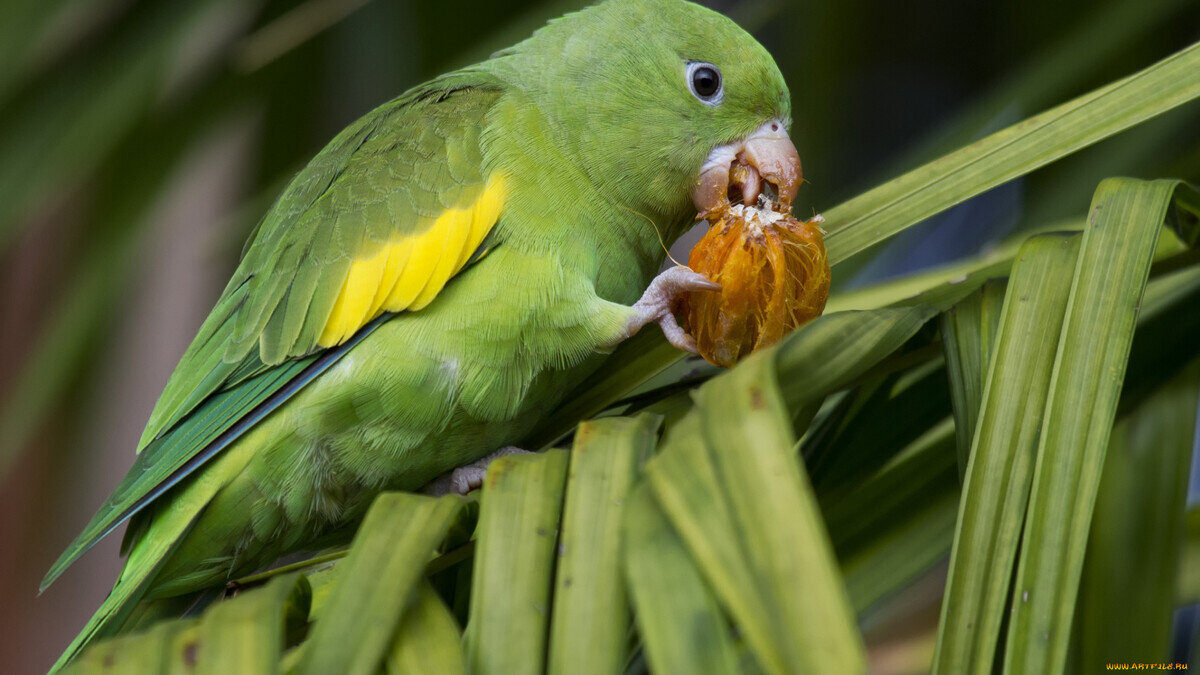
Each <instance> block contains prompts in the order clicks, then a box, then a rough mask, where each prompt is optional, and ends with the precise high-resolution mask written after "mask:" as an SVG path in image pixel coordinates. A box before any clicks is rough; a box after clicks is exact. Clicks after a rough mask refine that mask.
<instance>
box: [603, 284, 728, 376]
mask: <svg viewBox="0 0 1200 675" xmlns="http://www.w3.org/2000/svg"><path fill="white" fill-rule="evenodd" d="M719 290H721V286H720V285H719V284H717V283H714V282H713V281H712V280H711V279H709V278H708V277H706V276H704V275H703V274H700V273H698V272H693V271H692V270H691V268H689V267H686V266H684V265H676V266H675V267H672V268H671V269H668V270H665V271H663V272H662V273H660V274H659V275H658V276H656V277H654V281H651V282H650V286H649V287H647V288H646V292H645V293H643V294H642V297H641V299H640V300H638V301H637V302H635V303H634V304H633V309H634V312H635V314H634V316H633V317H632V318H631V319H630V320H629V323H628V324H627V325H626V326H625V334H624V335H623V336H621V339H622V340H623V339H625V338H628V337H630V336H631V335H633V334H634V333H636V332H638V330H640V329H641V328H642V326H645V325H646V324H649V323H657V324H658V325H659V327H660V328H662V332H663V335H664V336H666V338H667V342H670V343H671V345H672V346H673V347H675V348H676V349H682V350H684V351H687V352H691V353H693V354H695V353H696V340H695V338H693V337H692V336H691V335H688V334H687V333H686V332H684V330H683V328H681V327H680V326H679V322H677V321H676V320H675V314H674V310H675V309H676V308H677V307H678V306H679V301H680V300H682V299H683V294H684V293H687V292H690V291H719Z"/></svg>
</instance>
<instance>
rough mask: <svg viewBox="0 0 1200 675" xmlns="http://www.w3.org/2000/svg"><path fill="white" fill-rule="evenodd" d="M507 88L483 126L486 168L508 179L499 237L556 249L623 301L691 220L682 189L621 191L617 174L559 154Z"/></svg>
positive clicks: (536, 114) (541, 251) (637, 291)
mask: <svg viewBox="0 0 1200 675" xmlns="http://www.w3.org/2000/svg"><path fill="white" fill-rule="evenodd" d="M513 93H514V95H512V96H506V97H505V98H504V99H502V100H501V101H500V102H498V104H497V106H496V107H495V108H494V109H493V114H492V116H491V119H490V122H489V127H488V130H486V131H485V133H484V146H485V148H486V149H487V150H486V156H487V163H488V164H489V165H490V170H491V171H501V172H503V173H504V174H505V175H506V181H505V182H506V184H507V185H509V186H510V188H509V195H508V198H507V199H506V202H505V206H504V211H503V215H502V217H501V219H500V224H499V225H498V228H500V229H501V232H500V233H499V236H500V238H501V239H502V240H503V241H504V245H505V246H512V247H516V248H518V249H520V250H521V251H523V252H526V253H530V254H534V255H550V256H554V257H557V258H558V259H559V260H560V261H561V262H562V265H563V266H564V268H565V269H571V270H575V271H578V272H582V273H584V274H585V275H587V276H588V277H589V278H591V279H592V280H593V281H594V282H595V285H596V292H597V294H598V295H600V296H601V297H603V298H604V299H606V300H611V301H613V302H620V303H622V304H631V303H632V302H634V301H635V300H636V299H637V298H638V297H640V295H641V293H642V291H643V290H645V287H646V285H647V284H648V283H649V282H650V280H651V279H652V278H653V277H654V274H655V273H657V271H658V269H659V267H660V266H661V265H662V262H663V260H664V259H665V258H666V254H667V247H669V246H670V245H671V243H672V242H674V240H675V239H676V238H678V236H679V235H680V234H682V233H683V231H685V230H686V228H687V227H688V226H689V225H690V224H691V222H692V221H691V215H692V214H691V210H690V202H689V198H688V195H687V193H686V190H685V189H681V190H680V191H679V192H680V194H679V195H678V198H677V199H676V200H675V202H676V203H673V204H653V203H650V202H651V201H652V194H642V193H638V194H626V193H628V192H630V191H629V190H627V189H624V188H625V186H626V185H627V182H626V181H624V180H621V177H612V179H611V180H610V179H606V177H605V176H604V175H603V174H600V175H597V174H596V173H595V172H590V171H589V170H588V167H585V166H580V163H579V162H578V161H576V160H573V159H572V158H571V157H569V156H567V153H566V152H565V151H564V149H563V148H562V147H561V145H560V144H558V143H556V142H555V141H554V139H555V138H556V136H555V134H554V133H553V129H552V128H551V127H550V125H549V123H548V122H547V120H546V119H545V117H544V116H543V115H542V113H541V111H540V110H539V109H538V108H537V107H536V106H534V105H532V104H530V103H529V101H528V100H527V99H524V98H523V97H522V96H520V94H518V93H516V92H513ZM514 131H515V133H514Z"/></svg>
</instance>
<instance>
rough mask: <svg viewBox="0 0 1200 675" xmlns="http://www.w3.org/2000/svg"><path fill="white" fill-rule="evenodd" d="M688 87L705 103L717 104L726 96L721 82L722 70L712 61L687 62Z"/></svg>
mask: <svg viewBox="0 0 1200 675" xmlns="http://www.w3.org/2000/svg"><path fill="white" fill-rule="evenodd" d="M687 82H688V89H691V90H692V94H694V95H695V96H696V98H698V99H700V102H701V103H703V104H705V105H717V104H718V103H720V102H721V99H723V98H724V97H725V87H724V86H722V84H721V71H720V70H718V69H717V67H716V66H714V65H713V64H711V63H704V62H703V61H689V62H688V64H687Z"/></svg>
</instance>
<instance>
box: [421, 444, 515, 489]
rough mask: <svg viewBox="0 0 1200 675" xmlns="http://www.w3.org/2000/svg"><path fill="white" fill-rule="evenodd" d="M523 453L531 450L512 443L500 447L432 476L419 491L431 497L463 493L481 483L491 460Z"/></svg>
mask: <svg viewBox="0 0 1200 675" xmlns="http://www.w3.org/2000/svg"><path fill="white" fill-rule="evenodd" d="M525 454H531V451H529V450H522V449H521V448H518V447H516V446H513V445H509V446H506V447H503V448H500V449H499V450H497V451H495V452H493V453H492V454H490V455H488V456H486V457H484V458H482V459H477V460H475V461H474V462H471V463H470V464H464V465H463V466H460V467H458V468H456V469H454V470H453V471H448V472H446V473H444V474H442V475H440V476H438V477H437V478H434V479H433V480H431V481H429V483H428V484H427V485H426V486H425V487H423V488H421V492H423V493H425V494H427V495H430V496H433V497H441V496H442V495H450V494H454V495H465V494H467V493H468V492H470V491H471V490H474V489H476V488H478V487H480V486H482V485H483V477H484V476H485V475H487V468H488V465H489V464H491V463H492V461H493V460H496V459H499V458H501V457H504V456H506V455H525Z"/></svg>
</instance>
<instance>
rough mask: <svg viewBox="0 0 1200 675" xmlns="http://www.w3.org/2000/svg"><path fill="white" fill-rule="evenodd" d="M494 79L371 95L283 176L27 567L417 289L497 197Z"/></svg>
mask: <svg viewBox="0 0 1200 675" xmlns="http://www.w3.org/2000/svg"><path fill="white" fill-rule="evenodd" d="M501 93H502V89H501V86H500V85H499V84H498V83H497V82H495V81H493V80H491V79H490V76H487V75H484V74H480V73H474V72H470V71H460V72H458V73H456V74H453V75H450V76H446V77H442V78H438V79H436V80H433V81H431V82H429V83H427V84H426V85H423V86H421V87H418V88H416V89H413V90H410V91H409V92H407V93H405V94H404V95H402V96H401V97H399V98H397V99H395V100H393V101H391V102H389V103H386V104H384V105H382V106H380V107H379V108H376V109H375V110H374V111H372V112H371V113H368V114H367V115H366V116H364V117H363V118H362V119H360V120H359V121H358V122H356V123H354V124H353V125H351V126H350V127H348V128H347V129H346V130H344V131H343V132H342V133H340V134H339V135H338V136H337V137H336V138H334V140H333V141H331V142H330V144H329V145H328V146H326V148H325V149H324V150H322V151H321V152H320V153H319V154H318V155H317V156H316V157H315V158H314V159H313V160H312V161H311V162H310V163H309V164H308V166H306V167H305V168H304V169H303V170H302V171H301V172H300V174H299V175H297V176H296V178H295V179H294V180H293V181H292V183H291V184H290V185H289V186H288V188H287V189H286V190H285V191H284V193H283V194H282V195H281V196H280V198H279V200H278V201H277V202H276V203H275V204H274V206H272V208H271V210H270V211H269V212H268V213H267V215H266V216H265V217H264V218H263V221H262V222H261V223H260V225H259V227H258V230H257V231H256V232H255V233H254V234H253V235H252V237H251V240H250V241H249V242H248V244H247V247H246V249H245V252H244V254H243V257H242V261H241V263H240V264H239V265H238V268H237V270H236V271H235V272H234V275H233V278H232V280H231V281H230V282H229V285H228V286H227V287H226V288H225V291H224V292H223V294H222V295H221V297H220V299H219V300H218V301H217V304H216V306H215V307H214V309H213V311H212V313H211V314H209V316H208V318H207V319H206V320H205V321H204V323H203V325H202V326H201V327H200V331H199V333H198V335H197V336H196V338H195V339H194V340H193V342H192V344H191V345H190V346H189V347H188V349H187V351H186V352H185V353H184V355H183V358H182V359H181V360H180V363H179V365H178V366H177V367H176V370H175V371H174V373H173V374H172V375H171V377H170V379H169V381H168V382H167V386H166V389H165V390H164V392H163V394H162V397H161V398H160V399H159V401H158V403H157V404H156V406H155V408H154V411H153V413H152V414H151V417H150V421H149V423H148V425H147V428H146V431H145V433H144V434H143V437H142V440H141V442H140V443H139V447H138V452H139V454H138V457H137V460H136V461H135V463H134V466H133V467H132V468H131V469H130V471H129V473H128V474H127V475H126V476H125V479H124V480H122V482H121V484H120V485H119V486H118V487H117V489H116V490H115V491H114V492H113V494H112V495H111V496H110V497H109V498H108V500H107V501H105V503H104V504H103V505H102V506H101V508H100V510H99V512H98V513H97V514H96V515H95V516H94V517H93V518H92V521H91V522H90V523H89V524H88V525H87V527H86V528H84V530H83V532H82V533H80V535H79V536H78V537H77V538H76V540H75V541H74V542H73V543H72V544H71V545H70V546H69V547H68V548H67V549H66V551H64V552H63V554H62V556H61V557H60V558H59V559H58V561H56V562H55V563H54V565H53V566H52V567H51V568H50V571H49V572H48V573H47V575H46V578H45V580H43V582H42V588H43V589H45V588H46V587H47V586H49V585H50V584H51V583H52V582H53V581H54V580H55V579H56V578H57V577H58V576H59V574H61V573H62V571H63V570H65V569H66V568H67V567H68V566H69V565H70V564H71V563H72V562H74V561H75V560H76V559H78V558H79V556H80V555H82V554H83V553H84V552H85V551H87V549H89V548H91V546H92V545H93V544H95V543H96V541H98V540H99V539H101V538H102V537H104V536H105V535H107V534H108V533H109V532H111V531H112V530H113V529H115V528H116V527H117V526H119V525H120V524H121V523H122V522H124V521H125V520H127V519H128V518H129V517H131V516H132V515H133V514H135V513H137V512H138V511H139V510H141V509H142V508H144V507H145V506H146V505H147V504H149V503H150V502H151V501H153V500H154V499H156V498H157V497H159V496H160V495H161V494H162V493H163V492H165V491H166V490H168V489H169V488H170V487H172V486H173V485H175V484H177V483H178V482H179V481H180V480H182V479H183V478H185V477H186V476H187V475H189V474H190V473H191V472H193V471H195V470H196V469H197V468H198V467H200V466H201V465H203V464H204V463H205V462H206V461H208V460H209V459H211V458H212V457H213V456H214V455H216V454H217V453H219V452H220V451H221V450H222V449H224V448H225V447H227V446H228V445H229V444H230V443H232V442H233V441H234V440H236V439H237V438H238V437H239V436H240V435H241V434H242V433H244V432H245V431H246V430H247V429H249V428H250V427H252V426H253V425H254V424H255V423H257V422H258V421H259V420H261V419H262V418H263V417H265V416H266V415H267V414H269V413H270V412H271V411H272V410H274V409H276V408H277V407H278V406H279V405H280V404H282V403H283V402H284V401H286V400H287V399H288V398H289V397H291V396H292V395H293V394H295V393H296V392H297V391H299V390H300V389H302V388H303V387H304V386H305V385H307V384H308V383H309V382H311V381H312V380H313V379H314V378H315V377H317V376H318V375H319V374H320V373H321V372H323V371H325V370H326V369H328V368H329V367H330V366H331V365H333V364H334V363H335V362H336V361H337V360H338V359H339V358H340V357H341V356H342V355H344V354H345V353H346V352H347V351H349V350H350V349H351V348H352V347H353V346H354V345H355V344H356V343H357V342H358V341H359V340H361V339H362V338H363V337H365V336H366V335H367V334H368V333H369V332H370V331H372V330H374V328H375V327H376V326H378V325H379V324H380V323H382V322H383V321H386V320H387V319H388V318H389V316H391V315H394V314H395V313H396V312H401V311H405V310H416V309H420V308H422V307H424V306H426V305H428V304H429V302H431V301H432V300H433V299H434V297H435V296H436V295H437V294H438V292H439V291H440V290H441V289H442V287H443V286H445V284H446V283H447V282H448V281H449V280H450V278H451V277H453V276H454V275H455V274H456V273H457V272H458V271H460V270H461V269H462V268H464V267H465V266H466V265H468V264H470V263H472V262H474V260H476V259H477V258H478V257H479V256H480V255H482V253H483V252H485V251H486V250H488V249H489V248H490V245H491V243H492V242H487V243H485V239H487V238H488V236H489V233H490V232H491V231H492V228H493V226H494V225H495V224H496V222H497V221H498V219H499V216H500V211H501V209H502V208H503V205H504V201H505V198H506V194H507V193H506V186H505V179H504V176H503V175H502V174H501V173H499V172H492V173H490V174H487V175H485V168H484V166H483V157H482V150H481V147H480V133H481V132H482V129H483V127H484V123H485V118H486V116H487V114H488V111H489V110H490V109H491V107H492V105H493V104H494V103H495V101H496V99H497V98H498V97H499V96H500V95H501Z"/></svg>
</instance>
